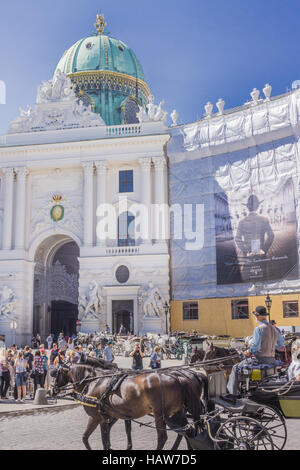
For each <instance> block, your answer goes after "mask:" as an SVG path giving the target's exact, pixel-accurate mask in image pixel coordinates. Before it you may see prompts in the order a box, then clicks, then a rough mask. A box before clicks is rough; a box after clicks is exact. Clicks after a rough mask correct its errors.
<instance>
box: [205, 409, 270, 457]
mask: <svg viewBox="0 0 300 470" xmlns="http://www.w3.org/2000/svg"><path fill="white" fill-rule="evenodd" d="M215 439H216V440H217V441H219V442H215V443H214V445H215V449H216V450H273V449H274V445H273V441H272V437H271V435H270V434H269V432H268V431H267V429H266V428H265V427H264V426H263V425H262V424H261V423H260V422H259V421H257V420H256V419H253V418H249V417H248V416H238V417H234V418H230V419H227V420H226V421H225V422H224V423H223V424H222V425H221V426H220V427H219V429H218V431H217V433H216V435H215Z"/></svg>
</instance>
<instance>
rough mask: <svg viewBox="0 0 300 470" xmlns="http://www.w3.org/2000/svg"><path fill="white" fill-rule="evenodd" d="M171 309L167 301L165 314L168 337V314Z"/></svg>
mask: <svg viewBox="0 0 300 470" xmlns="http://www.w3.org/2000/svg"><path fill="white" fill-rule="evenodd" d="M169 308H170V305H169V304H168V302H167V301H165V305H164V310H165V314H166V335H167V334H168V313H169Z"/></svg>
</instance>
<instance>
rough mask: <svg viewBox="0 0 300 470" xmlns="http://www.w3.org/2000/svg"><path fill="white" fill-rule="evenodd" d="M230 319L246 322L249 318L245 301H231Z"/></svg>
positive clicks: (246, 301)
mask: <svg viewBox="0 0 300 470" xmlns="http://www.w3.org/2000/svg"><path fill="white" fill-rule="evenodd" d="M231 318H232V320H247V319H248V318H249V306H248V300H247V299H243V300H232V301H231Z"/></svg>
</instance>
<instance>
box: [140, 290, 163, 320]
mask: <svg viewBox="0 0 300 470" xmlns="http://www.w3.org/2000/svg"><path fill="white" fill-rule="evenodd" d="M139 302H140V303H141V304H142V309H143V313H144V317H148V318H149V317H160V316H161V313H162V312H163V309H164V304H165V299H164V297H163V295H162V294H161V292H160V290H159V289H158V287H154V286H153V284H152V283H151V282H150V283H149V288H148V289H147V290H145V291H144V292H143V293H142V294H141V296H140V297H139Z"/></svg>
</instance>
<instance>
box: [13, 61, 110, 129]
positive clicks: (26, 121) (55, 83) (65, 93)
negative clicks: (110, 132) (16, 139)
mask: <svg viewBox="0 0 300 470" xmlns="http://www.w3.org/2000/svg"><path fill="white" fill-rule="evenodd" d="M98 126H105V122H104V121H103V119H102V118H101V116H99V114H96V113H93V111H92V110H91V107H90V106H85V105H84V103H83V102H82V101H81V100H80V101H79V102H78V97H77V96H76V94H75V92H74V90H73V88H72V81H71V79H70V78H69V77H67V76H66V75H65V74H64V73H62V72H61V71H60V70H59V69H58V70H57V71H56V73H55V76H54V78H53V80H52V81H51V80H50V81H48V82H46V81H43V82H42V84H41V85H40V86H39V87H38V90H37V98H36V107H35V109H32V108H31V106H28V108H27V111H24V110H23V109H22V108H20V116H19V117H18V118H17V119H15V120H14V121H12V122H11V123H10V126H9V130H8V132H9V133H20V132H37V131H46V130H61V129H74V128H80V127H98Z"/></svg>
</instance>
